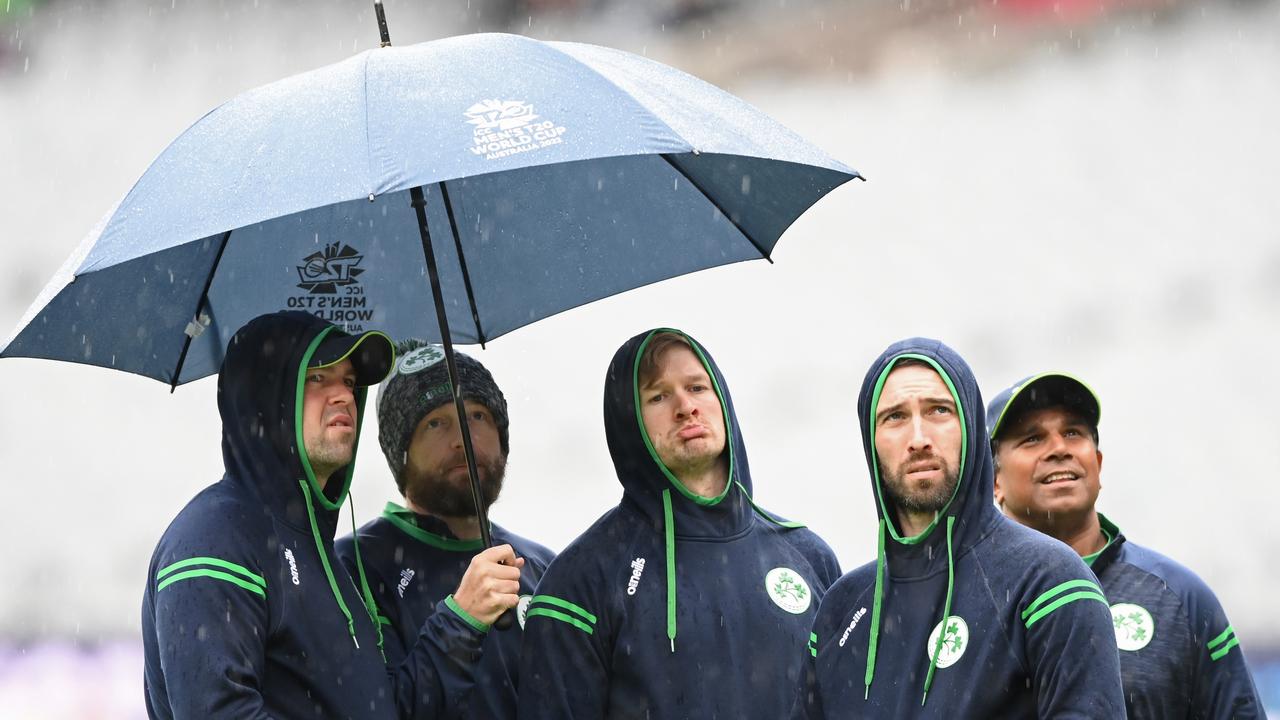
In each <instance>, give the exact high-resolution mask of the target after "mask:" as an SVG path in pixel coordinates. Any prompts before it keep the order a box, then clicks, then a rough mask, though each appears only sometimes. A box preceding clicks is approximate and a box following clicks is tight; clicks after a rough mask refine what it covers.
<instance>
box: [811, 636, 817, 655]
mask: <svg viewBox="0 0 1280 720" xmlns="http://www.w3.org/2000/svg"><path fill="white" fill-rule="evenodd" d="M809 654H810V655H812V656H813V657H818V634H817V633H809Z"/></svg>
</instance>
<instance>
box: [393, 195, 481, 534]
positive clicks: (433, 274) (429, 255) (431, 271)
mask: <svg viewBox="0 0 1280 720" xmlns="http://www.w3.org/2000/svg"><path fill="white" fill-rule="evenodd" d="M409 197H410V198H411V199H412V205H413V209H414V211H415V212H416V213H417V214H418V233H419V234H420V235H421V236H422V254H423V255H424V256H426V260H427V275H428V278H429V280H430V282H431V299H432V300H433V301H434V302H435V306H436V322H438V323H439V324H440V338H441V344H443V345H444V361H445V365H446V366H447V367H448V369H449V391H450V392H451V393H452V394H453V407H454V409H455V410H456V411H457V413H458V429H459V430H460V431H462V450H463V453H464V454H465V455H466V456H467V474H468V475H470V479H471V499H472V500H473V501H474V502H475V505H476V520H477V521H479V523H480V539H481V540H483V541H484V546H485V547H487V548H488V547H493V538H492V537H491V536H490V535H489V517H488V515H489V513H488V512H487V511H486V509H485V506H484V502H483V495H482V494H481V492H480V475H479V473H478V472H477V470H476V456H475V451H474V450H473V449H472V447H471V428H470V426H469V425H468V424H467V413H466V408H465V405H464V404H463V400H462V386H461V384H460V383H459V380H458V367H457V364H456V362H455V360H454V354H453V338H452V337H450V335H449V318H448V316H447V315H446V313H445V309H444V293H443V292H441V290H440V273H439V271H438V270H437V268H436V254H435V250H434V249H433V248H432V245H431V230H430V229H429V228H428V227H427V201H426V198H425V197H424V196H423V194H422V188H421V187H415V188H412V189H411V190H409Z"/></svg>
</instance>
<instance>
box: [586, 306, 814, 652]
mask: <svg viewBox="0 0 1280 720" xmlns="http://www.w3.org/2000/svg"><path fill="white" fill-rule="evenodd" d="M660 333H671V334H674V335H679V336H680V337H682V338H684V339H685V340H686V341H688V343H689V345H690V346H691V347H692V348H693V352H694V354H695V355H697V356H698V359H699V360H700V361H701V362H702V367H703V368H704V369H706V371H707V375H708V376H710V378H711V384H712V386H713V389H714V390H715V393H716V397H718V398H719V399H720V411H721V413H723V416H724V426H725V449H724V452H725V454H727V455H728V458H727V460H728V463H729V478H728V482H727V483H726V484H725V489H724V492H722V493H721V494H720V495H719V496H718V497H714V498H706V497H700V496H698V495H695V494H694V493H692V492H690V490H689V489H688V488H687V487H685V486H684V484H683V483H682V482H680V479H679V478H677V477H676V476H675V475H674V474H673V473H672V472H671V471H670V470H669V469H668V468H667V467H666V465H665V464H664V463H663V462H662V460H661V459H660V458H659V457H658V453H657V451H656V450H655V449H654V447H653V443H652V442H651V441H650V440H649V433H648V432H647V431H646V430H645V426H644V419H643V418H642V416H641V414H640V358H641V357H642V356H643V355H644V350H645V348H646V347H648V345H649V343H650V342H651V341H652V340H653V338H654V336H656V335H658V334H660ZM604 428H605V437H606V438H607V439H608V441H609V454H610V455H612V456H613V467H614V469H615V470H616V472H617V474H618V481H619V482H621V483H622V488H623V491H624V492H623V496H622V504H623V505H626V506H628V507H631V508H633V509H635V510H637V511H639V512H640V514H641V515H643V516H644V518H645V519H646V520H647V521H648V522H649V524H650V527H652V528H653V529H654V531H655V532H659V533H662V534H663V537H664V544H665V548H666V566H667V570H666V578H667V637H668V638H669V639H670V641H671V651H672V652H673V653H674V652H675V648H676V630H677V628H676V604H677V597H676V582H675V577H676V573H677V566H676V538H677V537H681V538H697V539H700V540H703V539H716V538H719V539H724V540H729V539H732V538H734V537H737V536H739V535H740V534H744V533H745V532H746V531H748V530H749V529H750V528H751V523H752V522H754V519H753V517H752V514H753V513H755V512H758V513H760V515H761V517H763V518H764V519H765V520H766V521H767V522H771V523H773V524H775V525H778V526H779V527H783V528H788V529H790V528H797V527H803V525H801V524H800V523H794V522H788V521H783V520H779V519H776V518H774V517H772V516H770V515H769V514H768V513H766V512H764V511H763V510H761V509H760V508H758V507H756V505H755V503H754V502H753V501H752V499H751V491H752V486H751V470H750V468H749V467H748V466H747V450H746V446H745V445H744V444H743V441H742V431H741V429H740V428H739V427H738V416H737V414H736V413H735V412H734V409H733V398H732V397H731V396H730V395H729V386H728V385H727V384H726V383H725V380H724V376H723V375H721V374H720V368H719V366H717V365H716V362H715V360H713V359H712V358H711V354H710V353H708V352H707V350H706V348H704V347H702V345H701V343H699V342H698V341H697V340H694V339H693V338H692V337H690V336H689V335H688V334H687V333H684V332H682V331H680V330H676V329H673V328H655V329H653V330H648V331H645V332H642V333H640V334H639V335H636V336H635V337H633V338H631V339H630V340H628V341H626V342H625V343H623V344H622V347H620V348H618V351H617V352H616V353H614V356H613V361H612V362H611V363H609V372H608V375H607V376H606V377H605V384H604Z"/></svg>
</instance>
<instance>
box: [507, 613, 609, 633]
mask: <svg viewBox="0 0 1280 720" xmlns="http://www.w3.org/2000/svg"><path fill="white" fill-rule="evenodd" d="M524 617H525V620H526V621H527V620H528V619H529V618H534V617H548V618H551V619H553V620H559V621H560V622H563V623H568V624H570V625H572V626H574V627H576V628H578V629H579V630H581V631H582V632H584V633H586V634H588V635H594V634H595V632H596V631H595V628H593V627H591V626H590V625H588V624H586V623H584V622H582V621H581V620H578V619H577V618H573V617H570V616H568V615H565V614H564V613H562V612H560V611H558V610H552V609H550V608H530V609H529V612H527V613H525V616H524Z"/></svg>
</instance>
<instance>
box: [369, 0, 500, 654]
mask: <svg viewBox="0 0 1280 720" xmlns="http://www.w3.org/2000/svg"><path fill="white" fill-rule="evenodd" d="M373 7H374V11H375V12H376V13H377V16H378V32H379V33H380V34H381V36H382V47H390V46H391V34H390V32H389V31H388V30H387V16H386V12H385V11H384V10H383V8H382V1H381V0H374V3H373ZM409 197H410V204H411V205H412V206H413V209H414V212H416V213H417V216H418V232H419V234H420V235H421V236H422V254H423V255H424V256H425V258H426V261H427V277H428V280H429V281H430V283H431V299H432V300H433V301H434V303H435V307H436V321H437V322H438V323H439V324H440V339H441V344H442V345H444V361H445V367H447V368H448V370H449V392H450V393H451V394H452V395H453V407H454V410H455V411H456V412H457V413H458V430H459V431H460V432H461V433H462V451H463V454H464V455H466V458H467V476H468V478H469V480H470V481H471V499H472V502H474V503H475V508H476V522H477V523H479V525H480V540H481V542H483V543H484V546H485V548H491V547H493V536H492V535H491V534H490V532H489V511H488V509H487V508H486V507H485V504H484V495H483V493H482V492H481V491H480V474H479V472H478V471H477V470H476V453H475V450H474V449H473V448H472V445H471V427H470V426H469V425H468V424H467V412H466V406H465V404H464V403H463V400H462V390H463V388H462V384H461V382H460V381H459V377H458V367H457V363H456V362H455V360H454V353H453V338H452V337H451V336H450V334H449V318H448V316H447V315H446V313H445V309H444V293H443V292H442V291H441V290H440V273H439V272H438V270H437V268H436V254H435V250H434V249H433V248H432V245H431V230H430V228H429V227H428V225H427V200H426V197H425V196H424V195H423V192H422V187H421V186H418V187H414V188H411V189H410V190H409ZM451 225H452V223H451ZM513 618H514V615H513V613H512V612H511V610H510V609H508V610H507V611H505V612H503V613H502V614H501V615H499V616H498V619H497V620H495V621H494V623H493V626H494V627H495V628H497V629H499V630H506V629H507V628H509V627H511V624H512V620H513Z"/></svg>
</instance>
